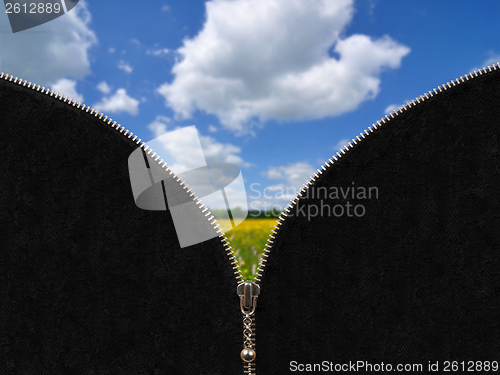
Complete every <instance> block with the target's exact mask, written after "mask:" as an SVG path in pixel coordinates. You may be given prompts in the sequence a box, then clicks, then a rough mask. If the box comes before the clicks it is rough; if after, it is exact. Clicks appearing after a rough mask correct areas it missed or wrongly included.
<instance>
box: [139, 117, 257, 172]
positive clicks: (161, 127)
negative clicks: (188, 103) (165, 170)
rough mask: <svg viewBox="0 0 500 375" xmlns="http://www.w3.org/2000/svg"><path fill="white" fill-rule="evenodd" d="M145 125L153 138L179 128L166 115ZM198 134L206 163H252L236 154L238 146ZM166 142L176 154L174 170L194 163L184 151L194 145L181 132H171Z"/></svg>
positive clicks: (238, 150)
mask: <svg viewBox="0 0 500 375" xmlns="http://www.w3.org/2000/svg"><path fill="white" fill-rule="evenodd" d="M147 127H148V129H149V130H151V132H152V133H153V135H154V137H155V138H156V137H159V136H160V135H163V134H165V133H167V132H169V131H173V130H176V129H178V128H179V127H174V126H172V120H171V119H170V118H168V117H166V116H157V117H156V119H155V120H154V121H153V122H152V123H150V124H149V125H148V126H147ZM198 135H199V139H200V143H201V147H202V148H203V154H204V155H205V160H206V161H207V163H231V164H236V165H238V166H239V167H241V168H247V167H250V166H252V164H250V163H248V162H245V161H244V160H243V159H242V158H241V156H239V155H238V154H240V153H241V148H240V147H237V146H235V145H233V144H231V143H220V142H218V141H217V140H216V139H215V138H213V137H211V136H205V135H201V134H200V132H199V131H198ZM176 137H181V138H176ZM168 142H169V143H168V145H165V147H166V148H167V149H168V150H169V151H170V152H172V153H173V154H174V155H176V156H177V160H176V163H177V164H178V165H177V166H176V165H173V166H172V168H173V170H174V171H175V170H184V169H189V168H187V166H189V165H195V162H196V161H195V160H191V158H192V155H191V154H190V153H189V152H186V151H187V150H190V149H193V150H194V149H196V145H190V144H187V143H186V140H185V139H182V134H176V133H172V137H171V138H169V140H168ZM195 156H196V155H195ZM166 162H167V163H168V160H166ZM176 168H177V169H176Z"/></svg>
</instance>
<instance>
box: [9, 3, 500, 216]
mask: <svg viewBox="0 0 500 375" xmlns="http://www.w3.org/2000/svg"><path fill="white" fill-rule="evenodd" d="M499 10H500V5H499V3H497V2H493V1H490V2H482V3H477V2H472V1H456V2H453V3H449V2H438V1H405V2H396V1H375V0H360V1H349V0H339V1H327V0H317V1H316V0H310V1H303V0H232V1H225V0H224V1H196V0H191V1H175V2H173V1H165V2H164V1H152V0H142V1H112V0H106V1H92V0H87V1H80V3H79V4H78V5H77V7H75V9H73V10H72V11H71V12H69V13H67V14H66V15H64V16H62V17H60V18H58V19H56V20H54V21H51V22H49V23H47V24H44V25H40V26H38V27H35V28H32V29H29V30H25V31H22V32H19V33H16V34H12V32H11V31H10V26H9V24H8V19H7V16H6V15H5V14H3V16H0V70H1V71H3V72H5V73H8V74H12V75H14V76H18V77H21V78H23V79H26V80H28V81H32V82H36V83H37V84H40V85H43V86H46V87H50V88H54V89H56V90H57V91H59V92H61V93H63V94H65V95H68V96H70V97H73V98H75V99H78V100H79V101H82V102H83V103H85V104H87V105H91V106H93V107H95V108H96V109H97V110H100V111H102V112H104V113H105V114H106V115H108V116H110V117H112V118H113V119H114V120H116V121H118V122H119V123H120V124H121V125H122V126H125V127H126V128H127V129H129V130H130V131H132V132H133V133H134V134H137V135H138V136H139V137H140V138H142V139H143V140H150V139H152V138H153V137H155V136H156V135H158V134H160V133H161V132H162V131H168V130H173V129H174V128H176V127H178V126H181V127H182V126H189V125H196V127H197V129H198V132H199V134H200V136H201V138H202V143H203V146H204V147H205V148H206V149H208V150H209V153H210V157H211V158H212V159H213V160H217V161H226V162H232V163H235V164H238V165H239V166H240V167H241V168H242V173H243V176H244V178H245V181H246V187H247V192H248V195H249V200H250V201H255V202H254V204H253V205H252V207H254V208H256V207H261V206H262V205H263V204H276V205H277V206H278V207H280V206H281V207H284V206H285V205H286V204H287V203H288V201H289V200H288V198H286V199H285V198H283V199H280V198H279V197H276V196H273V198H270V199H267V200H266V199H263V198H262V197H261V198H259V199H257V198H255V197H256V195H257V193H255V190H259V191H260V192H262V191H263V189H264V188H266V187H267V188H270V189H268V194H270V195H273V194H272V193H271V191H274V192H277V191H279V190H280V189H286V188H289V187H293V188H294V189H296V188H299V187H300V186H301V185H302V184H304V183H305V182H306V180H307V179H308V178H309V176H310V175H311V174H312V172H314V171H315V170H316V169H317V168H319V167H320V165H321V164H323V163H324V162H325V161H326V160H328V159H329V158H330V157H331V156H332V155H333V154H335V153H336V152H337V151H338V150H339V148H340V147H341V146H342V145H343V144H344V143H345V142H346V141H347V140H351V139H352V138H354V137H355V136H356V135H359V133H360V132H362V131H363V130H364V129H366V128H367V127H368V126H371V125H372V124H373V123H374V122H376V121H377V120H379V119H380V118H381V117H383V116H384V114H385V113H386V111H387V110H388V109H389V108H395V107H397V106H398V105H401V104H403V103H405V102H406V101H409V100H412V99H414V98H415V97H416V96H420V95H421V94H423V93H424V92H427V91H429V90H432V89H433V88H435V87H437V86H438V85H441V84H443V83H446V82H448V81H451V80H452V79H455V78H457V77H460V76H463V75H464V74H466V73H468V72H470V71H472V70H474V69H478V68H480V67H483V66H487V65H491V64H492V63H496V62H497V61H500V45H499V41H498V35H499V32H500V26H498V25H499V24H498V22H497V19H496V18H497V15H498V14H499ZM167 162H168V161H167ZM252 184H254V185H253V189H251V186H252ZM255 184H258V185H255ZM273 189H274V190H273ZM266 202H267V203H266Z"/></svg>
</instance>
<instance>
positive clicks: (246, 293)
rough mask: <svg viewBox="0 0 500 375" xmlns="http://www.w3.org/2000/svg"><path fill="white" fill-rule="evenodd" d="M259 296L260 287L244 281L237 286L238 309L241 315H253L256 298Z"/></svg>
mask: <svg viewBox="0 0 500 375" xmlns="http://www.w3.org/2000/svg"><path fill="white" fill-rule="evenodd" d="M259 294H260V286H258V285H257V284H255V283H254V282H253V281H245V282H242V283H241V284H239V285H238V295H239V296H240V307H241V312H242V313H243V315H247V314H248V315H253V314H254V313H255V308H256V307H257V297H258V296H259Z"/></svg>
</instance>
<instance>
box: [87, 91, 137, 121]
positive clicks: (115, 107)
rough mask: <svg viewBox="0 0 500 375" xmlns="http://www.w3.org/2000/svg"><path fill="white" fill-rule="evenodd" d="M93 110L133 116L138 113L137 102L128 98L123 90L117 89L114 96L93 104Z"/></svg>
mask: <svg viewBox="0 0 500 375" xmlns="http://www.w3.org/2000/svg"><path fill="white" fill-rule="evenodd" d="M94 108H95V109H97V110H98V111H99V112H112V113H120V112H126V113H129V114H131V115H133V116H135V115H137V114H138V113H139V101H138V100H136V99H134V98H131V97H130V96H128V95H127V91H126V90H125V89H118V90H116V93H115V94H114V95H112V96H110V97H107V98H106V97H105V98H103V99H102V100H101V102H99V103H96V104H94Z"/></svg>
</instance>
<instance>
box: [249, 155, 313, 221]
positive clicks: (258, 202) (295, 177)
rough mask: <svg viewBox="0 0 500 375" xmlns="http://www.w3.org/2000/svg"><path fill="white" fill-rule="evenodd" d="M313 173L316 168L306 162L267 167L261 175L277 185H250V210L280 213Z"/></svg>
mask: <svg viewBox="0 0 500 375" xmlns="http://www.w3.org/2000/svg"><path fill="white" fill-rule="evenodd" d="M315 172H316V168H314V167H313V166H312V165H310V164H309V163H307V162H297V163H291V164H288V165H282V166H277V167H273V166H271V167H269V168H268V169H267V170H266V171H264V172H262V173H261V174H262V175H263V176H265V177H267V178H269V179H271V180H276V181H277V183H276V184H274V185H267V186H266V185H262V184H260V183H254V184H251V185H250V187H249V188H250V191H249V195H248V197H249V202H250V209H251V210H261V211H268V210H270V209H272V208H273V210H274V211H275V212H276V213H277V212H280V211H282V210H283V209H284V208H285V207H286V206H287V205H288V204H289V203H290V201H291V200H292V199H293V198H294V197H295V195H296V193H297V192H298V191H299V190H300V189H301V188H302V187H303V186H304V184H305V183H306V182H307V180H309V179H310V177H311V176H312V175H313V174H314V173H315Z"/></svg>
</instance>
